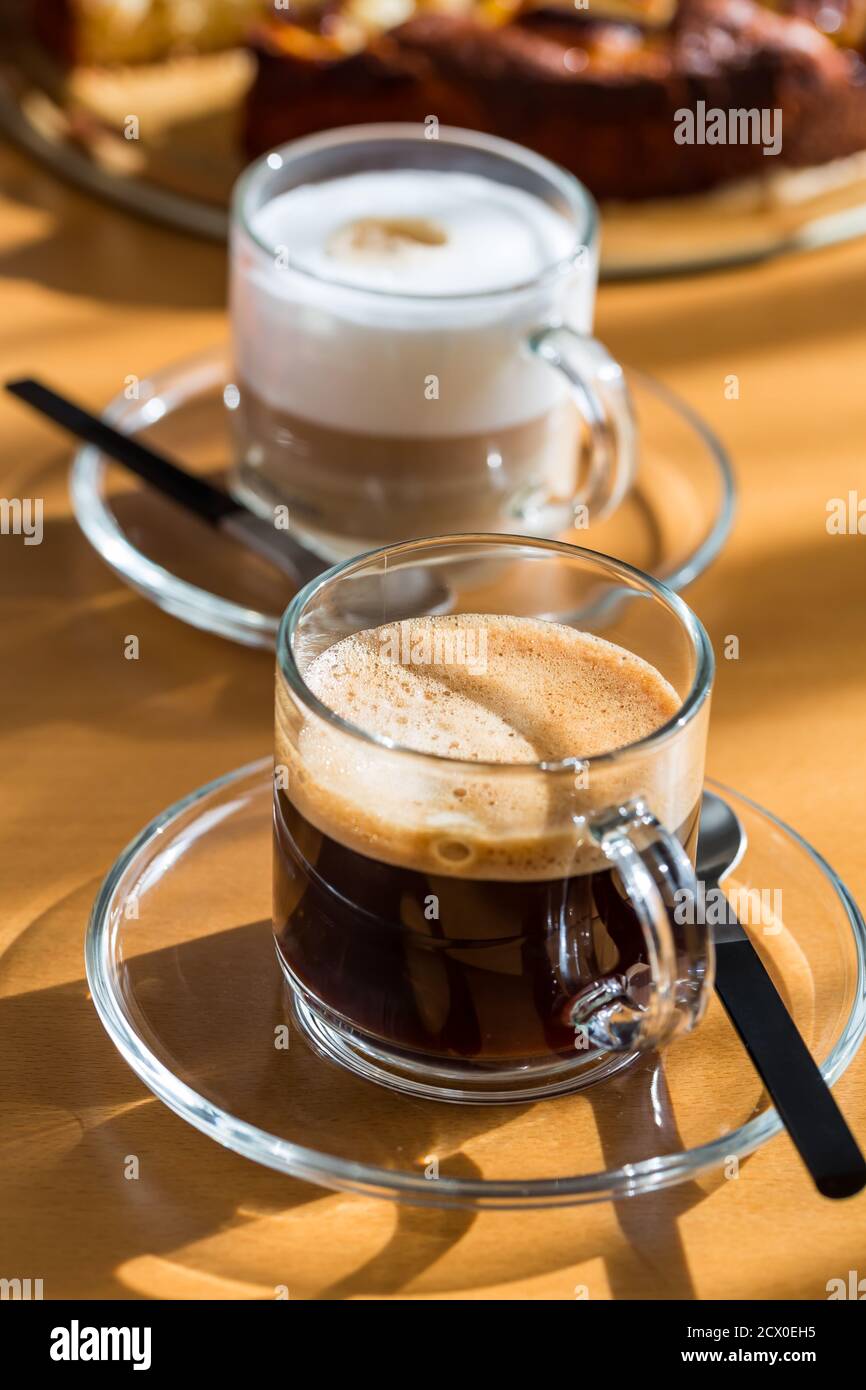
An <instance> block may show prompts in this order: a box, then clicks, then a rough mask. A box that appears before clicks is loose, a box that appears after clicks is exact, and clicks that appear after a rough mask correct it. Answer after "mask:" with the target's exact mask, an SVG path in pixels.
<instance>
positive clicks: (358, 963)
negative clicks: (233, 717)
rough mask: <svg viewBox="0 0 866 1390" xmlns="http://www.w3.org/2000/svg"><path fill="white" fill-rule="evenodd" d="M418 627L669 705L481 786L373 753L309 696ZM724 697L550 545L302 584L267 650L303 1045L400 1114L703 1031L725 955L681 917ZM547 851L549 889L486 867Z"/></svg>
mask: <svg viewBox="0 0 866 1390" xmlns="http://www.w3.org/2000/svg"><path fill="white" fill-rule="evenodd" d="M422 611H424V612H431V611H436V612H448V613H461V612H463V613H472V614H479V613H505V614H513V615H515V616H528V617H536V618H537V617H543V618H548V619H551V620H555V621H558V622H564V623H566V624H568V625H570V626H573V627H577V628H580V629H582V630H585V631H590V632H594V633H597V634H598V635H600V636H603V637H605V638H606V639H608V640H609V641H612V642H615V643H617V644H619V645H620V646H623V647H625V648H627V649H628V650H630V651H632V652H634V653H635V654H637V655H638V656H640V657H643V658H644V659H645V660H647V661H649V662H650V663H651V664H652V665H653V666H655V667H656V669H657V670H659V671H660V672H661V673H662V675H664V676H665V677H666V678H667V680H668V681H669V682H670V684H671V685H672V686H673V687H674V689H675V690H676V692H677V693H678V695H679V696H680V699H681V704H680V707H679V709H678V711H677V713H676V715H675V717H674V718H672V719H671V720H670V721H669V722H668V723H667V724H665V725H664V726H663V727H662V728H660V729H659V730H658V731H657V732H655V733H653V734H651V735H650V736H649V737H647V738H644V739H642V740H641V741H640V742H637V743H633V744H631V745H629V746H626V747H621V748H616V749H612V750H611V751H610V752H607V753H603V754H600V755H599V756H595V757H592V758H590V759H588V760H584V761H581V760H579V759H576V758H568V759H565V760H563V761H562V762H557V763H526V764H503V763H490V764H485V763H476V762H468V761H464V760H460V759H456V758H451V757H447V756H443V757H438V756H432V755H428V754H423V753H418V752H417V751H413V750H411V749H408V748H403V747H399V746H397V745H395V744H394V743H392V742H389V741H388V740H386V739H382V738H378V737H375V736H372V735H370V734H368V733H365V732H364V731H363V730H362V729H360V728H358V727H355V726H353V725H351V724H350V723H348V722H346V721H345V720H344V719H342V718H340V717H339V716H337V715H336V714H335V713H334V712H333V711H332V710H330V709H328V708H327V707H326V706H325V705H323V704H322V703H321V702H320V701H319V700H318V699H317V697H316V696H315V695H314V694H313V692H312V691H311V690H310V688H309V687H308V686H307V685H306V684H305V680H304V672H305V670H306V669H307V667H308V666H309V663H310V662H311V660H312V659H313V658H314V657H315V656H316V655H318V653H320V652H321V651H323V650H325V649H326V648H328V647H330V646H332V645H333V644H334V643H335V642H336V641H338V640H340V639H341V638H342V637H345V636H347V635H348V634H350V633H354V632H358V631H360V630H362V629H365V628H373V627H377V626H380V625H382V624H394V625H395V627H394V629H393V630H394V631H399V630H400V628H399V625H400V623H401V622H402V621H403V620H404V619H407V618H410V617H412V616H415V615H417V614H418V613H419V612H422ZM397 659H398V660H400V661H403V660H404V659H411V658H406V657H405V656H404V655H400V656H398V658H397ZM712 677H713V655H712V649H711V647H710V644H709V640H708V638H707V635H706V633H705V631H704V629H703V627H702V626H701V624H700V623H699V621H698V619H697V618H696V617H695V615H694V614H693V613H692V612H691V610H690V609H689V608H688V607H687V606H686V604H684V603H683V601H682V600H681V599H680V598H678V597H677V596H676V595H675V594H674V593H672V592H671V591H670V590H668V589H666V588H665V586H664V585H662V584H660V583H658V582H657V581H655V580H653V579H651V578H649V577H648V576H646V575H644V574H642V573H641V572H640V571H638V570H635V569H632V568H631V567H630V566H628V565H625V564H623V563H621V562H619V561H616V560H613V559H609V558H608V557H606V556H603V555H599V554H596V553H595V552H593V551H589V550H582V549H579V548H577V547H575V546H570V545H566V544H563V543H561V542H556V541H543V540H528V539H525V538H520V537H514V536H510V537H499V536H490V535H487V536H482V535H477V536H472V535H469V536H456V537H455V536H450V537H449V536H446V537H442V538H438V539H433V540H422V541H416V542H409V543H405V544H403V545H398V546H393V547H390V548H387V549H385V550H380V551H378V552H374V553H372V554H368V555H366V556H363V557H361V558H359V559H356V560H352V561H349V562H346V563H344V564H342V565H340V566H337V567H335V568H333V569H332V570H330V571H329V572H328V573H327V574H325V575H323V576H322V577H321V578H319V579H316V580H314V581H313V582H312V583H310V584H308V585H307V586H306V588H305V589H303V590H302V591H301V592H300V593H299V594H298V595H297V596H296V598H295V599H294V600H293V601H292V603H291V604H290V606H289V608H288V609H287V610H286V613H285V615H284V617H283V621H282V624H281V627H280V632H279V636H278V642H277V677H276V777H275V802H274V811H275V891H274V932H275V940H276V947H277V956H278V960H279V962H280V964H281V966H282V969H283V971H284V973H285V976H286V978H287V980H288V983H289V986H290V989H291V993H292V996H293V1004H294V1009H295V1014H296V1018H297V1020H298V1023H299V1025H300V1027H301V1029H302V1031H303V1032H304V1033H305V1034H306V1035H307V1037H308V1038H309V1040H310V1041H311V1042H312V1044H313V1045H314V1046H315V1047H316V1048H317V1049H318V1050H319V1051H320V1052H322V1053H323V1054H325V1055H326V1056H328V1057H330V1058H331V1059H333V1060H335V1061H337V1062H339V1063H340V1064H342V1065H343V1066H346V1067H348V1068H350V1069H351V1070H353V1071H355V1072H357V1073H359V1074H361V1075H363V1076H365V1077H368V1078H370V1079H372V1080H375V1081H378V1082H380V1083H382V1084H384V1085H387V1086H390V1087H392V1088H394V1089H397V1090H400V1091H403V1092H406V1093H408V1094H413V1095H420V1096H429V1097H435V1098H438V1099H443V1100H449V1101H474V1102H478V1101H490V1102H497V1103H498V1102H502V1101H507V1100H526V1099H531V1098H535V1097H541V1096H549V1095H555V1094H560V1093H562V1092H565V1091H569V1090H573V1089H576V1088H578V1087H582V1086H586V1085H589V1084H591V1083H593V1082H595V1081H598V1080H600V1079H602V1078H603V1077H606V1076H609V1075H610V1074H612V1073H613V1072H615V1071H617V1070H618V1069H619V1068H620V1067H622V1066H624V1065H626V1064H627V1063H628V1062H629V1061H631V1060H633V1059H634V1058H635V1057H636V1056H638V1055H639V1054H640V1053H641V1052H643V1051H645V1050H646V1049H649V1048H657V1047H660V1046H662V1045H663V1044H665V1043H666V1042H668V1041H669V1040H670V1039H672V1038H674V1037H677V1036H678V1035H680V1034H683V1033H687V1032H689V1031H690V1030H691V1029H692V1028H694V1027H695V1025H696V1024H697V1023H698V1021H699V1020H700V1018H701V1016H702V1014H703V1011H704V1008H705V1005H706V1001H707V997H708V993H709V991H710V989H711V987H712V982H713V946H712V938H711V935H709V934H708V933H707V929H706V928H705V927H704V926H702V925H692V924H689V923H682V922H679V921H678V920H677V918H678V917H681V916H682V915H683V914H682V913H679V912H677V911H676V904H677V902H679V901H682V898H678V897H677V893H678V892H680V891H684V892H687V893H692V894H694V893H695V891H696V884H695V877H694V868H693V865H694V855H695V849H696V843H697V831H698V820H699V814H700V803H701V793H702V785H703V772H704V755H705V748H706V738H707V724H708V717H709V704H710V701H709V696H710V690H711V684H712ZM467 806H470V807H472V808H473V809H472V813H471V815H470V816H467V812H466V810H465V808H466V807H467ZM478 808H481V810H480V811H479V809H478ZM473 817H474V818H475V819H473ZM478 817H480V819H478ZM482 821H483V824H482ZM407 825H408V826H411V836H410V837H409V838H408V839H407V836H406V835H405V833H404V830H405V827H406V826H407ZM533 835H534V836H537V837H539V845H540V846H541V848H542V849H543V855H542V859H543V862H544V865H545V868H544V872H543V874H542V875H541V877H539V875H538V873H537V872H535V871H532V872H530V873H529V874H528V875H527V874H526V873H524V872H523V871H522V870H521V872H520V873H518V874H517V875H516V876H515V875H514V874H513V873H511V872H510V871H508V870H507V869H503V868H501V867H498V866H497V867H493V868H491V860H490V859H489V857H488V858H486V859H479V858H477V857H476V858H475V859H473V852H474V851H473V849H472V847H473V846H477V845H478V844H480V843H484V844H486V845H491V844H492V845H498V846H503V847H507V846H508V844H509V842H511V843H513V844H521V845H525V844H526V843H527V839H528V837H531V836H533ZM407 845H408V848H407ZM503 862H504V863H508V862H509V860H508V856H507V855H505V856H504V858H503V859H501V860H500V861H499V863H500V864H501V863H503ZM511 862H512V863H513V859H512V860H511ZM548 865H550V866H553V867H551V868H550V869H548V867H547V866H548ZM434 903H435V905H436V910H435V913H432V914H431V904H434Z"/></svg>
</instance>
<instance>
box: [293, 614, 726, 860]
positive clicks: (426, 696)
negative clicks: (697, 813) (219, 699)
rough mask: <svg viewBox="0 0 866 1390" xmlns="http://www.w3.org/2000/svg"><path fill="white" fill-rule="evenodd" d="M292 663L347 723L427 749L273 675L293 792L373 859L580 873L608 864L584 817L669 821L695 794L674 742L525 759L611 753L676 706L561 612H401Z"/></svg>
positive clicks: (686, 752)
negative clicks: (616, 814)
mask: <svg viewBox="0 0 866 1390" xmlns="http://www.w3.org/2000/svg"><path fill="white" fill-rule="evenodd" d="M303 674H304V680H305V682H306V684H307V685H308V686H309V688H310V690H311V691H312V692H313V693H314V694H315V695H316V696H317V697H318V699H319V700H320V701H321V702H322V703H323V704H324V705H326V706H327V707H328V708H329V709H330V710H332V711H334V712H335V713H336V714H338V715H339V716H340V717H341V718H343V719H344V720H346V721H347V722H348V723H350V724H351V725H352V726H353V727H355V728H356V729H362V730H364V731H365V732H366V733H368V734H373V735H375V736H377V737H379V738H383V739H388V740H391V741H392V742H393V743H395V744H397V745H399V747H400V749H402V750H405V749H410V750H412V751H414V752H416V753H418V754H426V755H430V754H434V755H437V756H434V757H430V756H427V757H418V758H412V757H411V755H410V754H408V753H406V752H402V751H401V752H398V751H395V750H391V749H387V748H383V747H380V746H376V745H372V744H370V743H368V742H366V741H365V740H361V739H358V738H357V736H353V735H351V734H347V733H345V732H343V731H341V730H339V729H337V728H335V727H334V726H333V725H330V724H328V723H327V722H326V721H324V720H322V719H320V718H318V717H315V716H313V715H310V714H305V713H304V712H303V711H302V710H301V709H300V707H299V706H298V705H296V704H295V702H294V701H293V699H292V697H291V696H290V695H289V692H288V689H287V688H286V686H285V684H284V682H283V680H282V677H280V676H279V675H278V678H277V761H278V763H281V764H283V765H285V766H286V767H287V768H288V771H289V787H288V793H289V796H290V799H291V800H292V801H293V802H295V804H296V805H297V807H298V809H299V810H300V811H301V813H302V814H303V815H304V816H305V817H306V819H307V820H309V821H310V822H312V824H313V825H315V826H316V827H317V828H318V829H319V830H320V831H322V832H323V833H324V834H327V835H329V836H331V838H333V839H335V840H338V841H339V842H340V843H342V844H344V845H346V846H348V847H349V848H352V849H355V850H357V851H358V852H359V853H362V854H366V855H368V856H370V857H372V858H376V859H381V860H383V861H385V862H387V863H391V864H396V865H401V866H404V867H408V868H415V869H417V870H418V871H419V872H426V873H434V874H445V875H451V876H457V877H463V878H481V879H485V878H496V879H513V880H524V879H545V878H556V877H563V876H569V875H573V874H580V873H589V872H592V871H594V870H596V869H598V868H599V867H601V866H602V865H603V864H604V863H605V859H604V855H603V853H602V851H601V850H600V849H599V848H598V846H597V845H596V843H595V842H594V841H593V840H592V839H591V837H590V836H589V834H588V831H587V828H586V825H585V820H584V818H585V817H586V816H587V815H588V814H590V813H591V812H593V811H597V810H600V809H603V808H607V807H610V806H616V805H618V804H620V802H621V801H623V800H626V799H629V798H631V797H634V796H637V795H644V796H645V797H646V799H647V801H648V804H649V806H650V808H651V809H652V810H653V811H654V812H655V814H656V815H657V816H658V817H659V819H660V820H661V821H662V823H663V824H665V825H667V826H668V828H669V829H671V830H674V829H676V828H678V827H679V826H680V825H681V824H683V823H684V822H685V820H686V819H687V817H688V816H689V814H690V813H691V811H692V810H693V808H694V806H695V805H696V802H697V799H698V797H699V795H700V786H701V776H702V769H701V768H700V766H697V767H696V766H695V763H696V760H695V757H694V751H693V749H691V747H690V746H689V747H687V748H686V749H683V748H682V745H681V743H680V741H678V740H674V741H673V742H672V744H670V745H669V746H668V747H667V748H666V749H663V750H656V751H655V752H654V753H651V754H650V753H647V752H646V751H641V750H639V749H638V750H636V751H635V752H634V753H624V754H623V755H622V757H621V759H619V760H617V762H616V764H615V765H614V766H613V767H605V766H600V767H598V768H593V767H592V766H591V767H590V768H589V769H588V770H587V769H585V768H583V767H582V766H581V763H580V761H578V762H577V765H576V766H575V767H574V768H568V769H566V770H565V771H558V772H544V771H541V770H538V769H537V767H535V766H534V765H536V764H538V763H540V762H546V763H553V762H556V763H558V762H560V761H561V760H563V759H575V760H582V759H591V758H593V757H596V756H598V755H599V754H602V753H609V752H613V751H614V750H616V749H624V748H626V746H627V745H630V744H634V743H636V742H638V741H639V740H641V739H643V738H645V737H646V736H647V735H648V734H650V733H652V732H654V731H655V730H656V729H659V728H660V727H661V726H662V725H663V724H665V723H667V722H668V720H670V719H671V718H672V717H673V716H674V715H675V714H676V713H677V711H678V710H679V708H680V705H681V700H680V697H679V695H678V694H677V692H676V690H675V689H674V688H673V686H671V685H670V684H669V682H668V681H667V680H666V679H665V677H664V676H663V675H662V674H661V673H660V672H659V671H657V670H656V668H655V667H654V666H652V665H650V663H649V662H647V661H644V660H643V659H642V658H641V657H639V656H636V655H635V654H634V653H632V652H629V651H626V650H625V649H624V648H622V647H619V646H616V645H615V644H614V643H612V642H608V641H606V640H605V639H603V638H601V637H597V636H595V635H593V634H591V633H587V632H582V631H578V630H576V629H574V628H570V627H566V626H564V625H562V624H559V623H552V622H547V621H545V620H543V619H537V618H523V617H509V616H500V615H488V614H465V613H464V614H459V615H445V616H442V615H436V616H428V617H420V618H413V619H407V620H404V621H403V622H399V623H389V624H386V625H384V626H382V627H378V628H372V629H368V630H366V631H363V632H359V633H356V634H354V635H352V636H349V637H346V638H343V639H342V640H340V641H338V642H336V643H335V644H334V645H333V646H331V647H329V648H328V649H327V650H325V651H324V652H321V653H319V654H318V655H316V656H314V657H313V659H312V660H311V662H310V664H309V665H308V666H307V668H306V670H305V671H304V673H303ZM687 742H688V741H687ZM678 745H679V747H678ZM697 761H698V763H699V761H700V760H699V759H698V760H697ZM479 764H482V765H483V766H479ZM491 764H494V765H495V764H498V765H499V766H497V767H491V766H490V765H491Z"/></svg>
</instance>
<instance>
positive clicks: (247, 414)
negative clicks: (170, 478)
mask: <svg viewBox="0 0 866 1390" xmlns="http://www.w3.org/2000/svg"><path fill="white" fill-rule="evenodd" d="M429 135H430V132H429V131H428V129H427V127H423V126H419V125H399V124H397V125H384V126H359V127H353V128H351V129H346V130H337V131H329V132H326V133H325V134H322V135H316V136H313V137H310V138H307V139H303V140H298V141H296V142H294V143H293V144H291V145H287V146H285V147H284V148H282V149H280V150H276V151H272V152H271V153H270V154H268V155H266V156H265V157H263V158H262V159H260V160H258V161H257V162H256V163H254V164H253V165H252V166H251V167H250V168H249V169H248V170H247V171H246V173H245V174H244V175H243V176H242V178H241V179H240V181H239V183H238V185H237V188H236V191H235V196H234V204H233V214H232V237H231V328H232V350H233V373H234V377H233V382H232V384H231V385H232V389H230V390H229V391H227V392H226V402H227V405H229V406H230V408H231V419H232V425H233V432H234V440H235V467H234V475H233V487H234V490H235V491H236V492H237V493H238V494H239V495H240V496H241V497H242V498H243V500H244V501H245V502H247V503H248V504H249V505H251V506H252V507H253V508H254V509H256V510H257V511H259V512H260V513H262V514H264V515H268V516H270V515H273V514H274V509H275V508H282V509H283V510H282V513H281V514H280V524H282V525H284V526H288V527H289V528H290V529H291V530H292V531H293V532H294V533H295V534H297V535H298V537H299V538H300V539H302V540H304V541H305V542H307V543H308V544H310V545H311V546H312V547H313V548H314V549H316V550H318V551H319V552H320V553H321V554H323V555H325V556H326V557H328V558H330V559H341V558H346V557H349V556H351V555H354V554H357V553H359V552H361V551H364V550H367V549H370V548H372V547H374V546H377V545H382V544H387V543H390V542H394V541H398V540H403V539H412V538H415V537H419V536H423V535H430V534H432V533H444V532H460V531H469V530H486V531H500V532H501V531H507V532H512V533H519V534H541V535H555V534H557V533H559V532H560V531H562V530H564V529H566V528H567V527H569V526H570V525H572V524H573V523H574V521H575V516H576V509H577V508H580V509H581V512H580V516H579V518H578V522H579V524H581V525H584V524H587V523H588V522H590V521H595V520H599V519H600V518H601V517H602V516H604V515H605V514H607V513H608V512H609V511H610V510H611V509H612V508H614V507H615V506H616V505H617V504H618V502H619V501H620V500H621V499H622V497H623V496H624V495H625V493H626V491H627V490H628V488H629V486H630V484H631V482H632V479H633V475H634V470H635V464H636V444H635V427H634V421H633V416H632V410H631V405H630V401H629V395H628V390H627V386H626V383H625V379H624V376H623V372H622V369H621V367H620V366H619V364H618V363H617V362H616V361H615V360H614V359H613V358H612V357H611V356H610V354H609V353H608V352H607V351H606V349H604V348H603V347H602V346H601V344H600V343H598V341H597V340H596V339H595V338H593V337H592V336H591V327H592V318H593V308H594V300H595V287H596V280H597V271H598V221H597V212H596V208H595V205H594V204H593V202H592V199H591V198H590V196H589V194H588V193H587V192H586V190H585V189H584V188H583V187H582V186H581V185H580V184H579V183H578V182H577V181H576V180H575V179H573V178H571V177H570V175H568V174H566V173H564V172H563V171H562V170H560V169H558V168H557V167H555V166H554V165H552V164H550V163H548V161H546V160H544V159H542V158H540V157H539V156H537V155H535V154H532V153H531V152H529V151H528V150H524V149H522V148H521V147H520V146H518V145H514V144H512V143H510V142H508V141H505V140H498V139H494V138H492V137H490V136H486V135H480V134H477V133H474V132H470V131H464V130H457V129H448V128H444V127H443V128H441V129H437V131H436V132H435V136H436V138H428V137H429Z"/></svg>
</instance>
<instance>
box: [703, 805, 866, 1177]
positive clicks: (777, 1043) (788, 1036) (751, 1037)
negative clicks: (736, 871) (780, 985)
mask: <svg viewBox="0 0 866 1390" xmlns="http://www.w3.org/2000/svg"><path fill="white" fill-rule="evenodd" d="M745 847H746V833H745V831H744V830H743V827H742V825H741V824H740V821H739V819H738V817H737V816H736V814H735V813H734V811H732V810H731V808H730V806H729V805H728V804H727V802H726V801H723V800H722V798H721V797H720V796H716V795H715V793H714V792H704V799H703V804H702V806H701V829H700V836H699V839H698V854H697V876H698V879H699V880H702V881H703V883H704V884H705V888H706V891H707V892H709V891H710V889H711V888H712V889H714V888H718V885H719V881H720V879H722V878H725V877H726V876H727V874H729V873H730V872H731V870H732V869H733V868H734V866H735V865H736V864H737V863H738V862H739V860H740V858H741V856H742V854H743V851H744V850H745ZM714 937H715V944H716V991H717V993H718V995H719V998H720V999H721V1001H722V1003H723V1005H724V1007H725V1010H726V1012H727V1014H728V1016H729V1018H730V1020H731V1022H732V1023H733V1025H734V1027H735V1028H736V1030H737V1032H738V1033H739V1035H740V1038H741V1039H742V1042H743V1044H744V1046H745V1048H746V1051H747V1052H748V1054H749V1056H750V1057H751V1059H752V1062H753V1064H754V1066H755V1069H756V1071H757V1072H758V1074H759V1075H760V1077H761V1080H762V1081H763V1083H764V1085H765V1086H766V1088H767V1091H768V1092H769V1095H770V1098H771V1100H772V1101H773V1104H774V1105H775V1107H776V1109H777V1110H778V1112H779V1116H780V1118H781V1120H782V1123H783V1124H784V1126H785V1128H786V1129H787V1131H788V1133H789V1134H790V1136H791V1140H792V1142H793V1144H794V1146H795V1148H796V1149H797V1152H798V1153H799V1155H800V1157H801V1158H802V1160H803V1162H804V1163H805V1165H806V1167H807V1168H808V1170H809V1172H810V1173H811V1175H812V1179H813V1181H814V1183H815V1186H816V1187H817V1189H818V1191H819V1192H821V1193H822V1194H823V1195H824V1196H825V1197H851V1196H853V1194H854V1193H855V1192H859V1191H860V1190H861V1189H862V1188H863V1187H866V1161H864V1158H863V1155H862V1153H861V1152H860V1149H859V1148H858V1146H857V1142H856V1140H855V1139H854V1136H853V1135H852V1133H851V1131H850V1129H849V1128H848V1126H847V1124H846V1123H845V1119H844V1116H843V1115H842V1112H841V1111H840V1109H839V1107H838V1105H837V1104H836V1102H835V1100H834V1099H833V1096H832V1093H831V1091H830V1088H829V1086H828V1085H827V1083H826V1081H825V1080H824V1078H823V1076H822V1075H821V1072H820V1070H819V1069H818V1066H817V1064H816V1062H815V1060H814V1058H813V1057H812V1054H811V1053H810V1051H809V1049H808V1048H807V1047H806V1044H805V1043H804V1041H803V1039H802V1038H801V1037H800V1034H799V1032H798V1031H797V1027H796V1025H795V1023H794V1020H793V1019H792V1018H791V1015H790V1014H789V1013H788V1010H787V1009H786V1008H785V1005H784V1003H783V1002H782V999H781V997H780V995H779V993H778V991H777V990H776V986H775V985H774V984H773V981H772V980H771V978H770V976H769V975H768V974H767V971H766V970H765V968H764V966H763V964H762V962H761V958H760V956H759V955H758V953H757V951H756V950H755V948H754V946H753V945H752V943H751V941H750V940H749V938H748V936H747V935H746V932H745V930H744V929H743V927H742V926H741V925H740V923H739V922H738V921H736V920H735V919H734V918H733V914H732V913H730V912H729V913H728V921H727V922H726V923H725V925H723V926H720V927H715V928H714Z"/></svg>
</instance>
